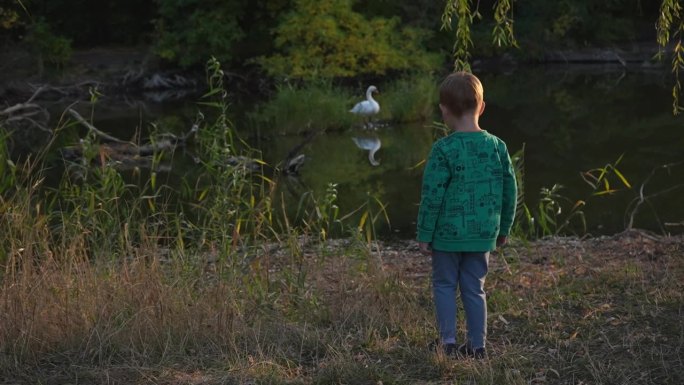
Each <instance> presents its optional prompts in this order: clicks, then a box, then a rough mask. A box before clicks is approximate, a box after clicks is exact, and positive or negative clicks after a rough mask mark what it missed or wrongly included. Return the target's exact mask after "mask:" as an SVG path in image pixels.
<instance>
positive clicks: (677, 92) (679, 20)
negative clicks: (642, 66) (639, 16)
mask: <svg viewBox="0 0 684 385" xmlns="http://www.w3.org/2000/svg"><path fill="white" fill-rule="evenodd" d="M662 1H663V2H662V3H661V6H660V13H659V18H658V22H657V24H656V29H657V31H658V37H657V41H658V45H659V46H660V51H659V53H658V55H659V56H660V57H661V58H662V55H663V52H664V50H665V48H666V47H667V45H668V44H670V42H671V41H672V40H675V42H676V43H675V46H674V51H673V52H672V73H674V75H675V84H674V85H673V86H672V113H673V114H675V115H677V114H679V113H680V112H682V111H684V106H682V102H681V91H682V83H681V71H682V69H684V45H682V35H684V9H683V5H682V2H681V1H680V0H662Z"/></svg>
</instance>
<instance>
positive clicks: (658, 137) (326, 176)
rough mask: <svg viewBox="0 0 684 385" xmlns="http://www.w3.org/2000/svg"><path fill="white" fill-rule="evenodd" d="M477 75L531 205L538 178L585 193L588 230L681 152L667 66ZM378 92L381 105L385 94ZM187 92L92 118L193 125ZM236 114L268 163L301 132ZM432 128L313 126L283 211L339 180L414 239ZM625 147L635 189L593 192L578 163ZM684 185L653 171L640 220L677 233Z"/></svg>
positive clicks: (185, 171)
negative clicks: (319, 129) (372, 152)
mask: <svg viewBox="0 0 684 385" xmlns="http://www.w3.org/2000/svg"><path fill="white" fill-rule="evenodd" d="M481 79H482V81H483V84H484V87H485V100H486V103H487V105H486V110H485V113H484V115H483V117H482V118H481V121H480V125H481V126H482V127H483V128H484V129H487V130H488V131H490V132H491V133H493V134H495V135H497V136H499V137H501V138H502V139H504V141H505V142H506V143H507V144H508V147H509V150H510V152H511V153H514V152H516V151H518V150H519V149H521V148H522V147H523V145H524V146H525V169H524V170H525V192H526V195H525V198H526V202H527V204H528V205H529V206H531V207H533V206H535V205H537V203H538V200H539V190H540V188H541V187H543V186H546V187H550V186H552V185H553V184H555V183H558V184H562V185H563V186H565V188H564V189H563V190H561V193H562V195H564V196H566V197H567V198H568V199H570V200H571V202H574V201H576V200H578V199H581V200H585V201H586V206H584V208H583V210H584V212H585V214H586V218H587V222H588V227H589V231H590V232H591V233H593V234H598V233H614V232H618V231H621V230H623V229H624V227H625V214H626V210H627V208H628V205H629V203H630V201H632V200H633V199H634V198H635V197H636V196H637V195H638V190H639V187H640V186H641V184H642V183H643V182H644V180H645V179H646V178H647V177H648V176H649V174H650V173H651V171H652V170H653V169H654V168H656V167H658V166H660V165H664V164H668V163H674V162H681V161H684V135H683V134H684V120H683V119H684V118H683V117H674V116H673V115H672V113H671V99H670V95H671V91H670V89H671V83H670V82H671V80H670V78H669V77H668V73H667V72H666V71H665V70H662V71H661V70H648V71H646V70H642V69H639V68H637V69H634V70H623V69H622V68H614V67H613V68H597V67H587V66H580V67H577V66H575V67H559V66H555V67H536V68H531V69H527V70H517V71H515V72H513V73H510V74H481ZM436 83H437V82H436ZM378 101H379V102H380V104H381V105H382V102H383V101H382V95H381V96H379V97H378ZM193 102H194V100H186V101H182V102H169V103H167V104H150V103H147V104H145V106H144V107H141V106H140V105H131V104H125V103H120V104H117V105H113V106H107V105H102V106H98V111H97V112H96V114H95V124H96V126H98V127H99V128H100V129H102V130H105V131H107V132H110V133H112V134H115V135H117V136H120V137H130V136H131V135H132V131H133V130H132V128H135V127H145V126H146V122H150V121H155V122H157V125H158V126H159V128H160V130H161V131H163V130H164V127H166V126H173V125H175V126H176V127H178V126H187V127H189V125H190V123H191V121H192V117H193V116H194V112H195V111H196V107H195V105H194V103H193ZM252 107H253V106H242V105H240V103H239V102H238V103H235V106H234V107H233V108H235V109H236V110H237V112H247V111H249V110H250V109H251V108H252ZM348 107H349V106H340V108H346V109H348ZM435 112H436V111H435ZM240 116H244V114H240V113H237V114H236V116H235V118H234V121H233V123H234V124H235V126H236V127H237V129H238V131H239V132H240V135H241V136H242V137H244V138H246V140H247V141H248V142H249V143H250V144H251V145H253V146H255V147H256V148H259V149H260V150H261V151H262V153H263V156H264V158H265V161H266V162H268V163H270V164H276V163H278V162H280V161H282V160H283V159H284V158H285V157H286V155H287V153H288V152H289V151H290V150H291V149H292V148H293V147H295V146H297V144H299V143H301V142H302V141H303V140H304V137H303V136H302V135H281V134H279V133H276V132H275V131H274V130H273V129H272V128H269V127H257V128H256V129H255V128H254V124H253V123H250V124H246V123H245V122H243V121H242V120H241V119H242V118H241V117H240ZM435 118H437V115H435ZM247 127H249V128H248V129H247ZM433 131H434V130H433V128H432V127H431V125H430V122H423V123H410V124H392V123H390V124H388V125H387V126H384V127H380V128H378V129H377V130H376V131H365V130H362V129H360V128H349V129H348V130H345V131H336V132H327V133H325V134H322V135H319V136H317V137H315V138H314V139H313V140H312V141H310V142H309V143H307V144H306V145H304V146H303V147H302V148H301V150H300V151H299V153H301V154H304V155H305V156H306V157H307V160H306V162H305V163H304V165H303V167H302V168H301V172H300V175H299V177H292V178H287V179H284V180H283V181H282V183H281V186H279V196H282V197H284V198H285V202H286V206H287V207H288V209H289V210H295V208H296V205H297V203H298V202H299V199H300V198H301V196H302V194H304V193H305V192H306V191H309V190H313V191H314V193H316V194H319V195H322V194H323V193H324V192H325V190H326V187H327V186H328V184H329V183H331V182H332V183H336V184H337V189H338V192H339V194H338V199H339V203H338V204H339V206H340V211H341V213H342V214H344V213H346V212H349V211H352V210H354V209H355V208H357V207H359V206H360V205H362V204H363V203H364V202H367V201H368V199H369V198H368V197H369V194H370V195H372V196H375V197H377V198H378V199H379V200H380V201H382V202H384V203H386V204H387V213H388V215H389V218H390V221H391V226H387V225H385V224H384V223H383V221H380V222H379V223H378V226H379V227H378V229H379V231H380V233H381V234H382V235H384V236H392V235H395V236H399V237H413V234H414V231H415V218H416V215H417V210H418V206H417V204H418V202H419V200H420V184H421V175H422V166H417V165H419V163H420V162H421V161H422V160H423V159H424V158H425V157H426V156H427V154H428V152H429V149H430V146H431V143H432V141H433ZM355 137H356V138H357V139H358V138H367V139H370V140H371V141H374V140H377V139H379V140H380V141H381V144H382V146H381V148H380V149H379V151H377V153H376V156H375V158H376V159H377V161H379V163H380V165H378V166H373V165H371V164H370V162H369V159H368V153H367V151H365V150H362V149H360V148H358V147H357V145H356V144H355V142H354V140H353V139H352V138H355ZM622 154H624V156H623V159H622V161H621V163H620V164H619V165H618V167H617V168H618V169H619V171H620V172H621V173H622V174H623V175H624V176H625V177H626V178H627V179H628V181H629V182H630V183H631V184H632V186H633V188H632V189H626V188H624V187H623V186H622V184H621V182H620V181H619V179H617V178H616V176H615V175H612V176H610V179H609V181H610V182H611V187H619V188H620V190H619V191H617V192H615V193H614V194H611V195H606V196H592V191H593V190H592V188H591V187H590V186H589V185H588V184H587V183H585V182H584V181H583V180H582V178H581V177H580V173H581V172H583V171H586V170H590V169H593V168H597V167H603V166H605V165H606V164H607V163H611V162H614V161H615V160H616V159H618V157H620V155H622ZM195 167H197V166H195V165H194V163H193V161H192V157H191V156H187V155H183V154H182V153H178V154H176V156H175V157H174V162H173V164H172V165H171V170H170V171H169V172H168V174H167V175H166V178H167V179H166V180H167V181H168V182H169V183H170V184H174V181H176V180H178V179H179V178H182V177H183V176H184V175H185V176H187V175H191V174H192V173H193V170H194V168H195ZM681 183H684V166H682V165H680V166H679V167H676V168H673V169H672V170H670V172H669V173H668V172H657V173H656V174H655V175H654V176H653V177H652V178H651V180H650V182H649V183H648V185H647V186H646V187H645V189H644V192H645V194H647V195H648V194H654V193H658V192H661V191H664V190H666V189H668V188H673V189H672V190H671V191H666V192H665V193H663V194H661V195H658V196H655V197H653V198H652V199H650V201H649V202H650V203H649V204H644V205H642V207H641V210H640V211H639V213H638V214H637V216H636V226H637V227H640V228H646V229H650V230H654V231H657V232H662V231H669V232H673V233H674V232H682V230H683V229H684V227H682V226H673V225H671V224H672V223H680V222H682V221H684V199H683V198H682V194H683V193H684V188H678V187H676V186H677V185H679V184H681ZM666 224H667V225H666Z"/></svg>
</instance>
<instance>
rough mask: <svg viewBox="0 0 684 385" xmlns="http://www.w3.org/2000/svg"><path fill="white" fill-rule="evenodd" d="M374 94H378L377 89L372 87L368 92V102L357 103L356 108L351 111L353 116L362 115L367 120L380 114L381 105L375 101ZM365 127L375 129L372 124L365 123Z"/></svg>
mask: <svg viewBox="0 0 684 385" xmlns="http://www.w3.org/2000/svg"><path fill="white" fill-rule="evenodd" d="M373 92H378V89H377V87H375V86H370V87H368V89H367V90H366V100H364V101H362V102H358V103H356V105H355V106H354V108H352V109H351V110H349V112H351V113H352V114H356V115H361V116H363V117H364V118H366V119H370V117H371V116H372V115H375V114H377V113H378V112H380V105H379V104H378V102H376V101H375V99H373ZM364 127H373V125H372V124H371V123H370V122H366V123H364Z"/></svg>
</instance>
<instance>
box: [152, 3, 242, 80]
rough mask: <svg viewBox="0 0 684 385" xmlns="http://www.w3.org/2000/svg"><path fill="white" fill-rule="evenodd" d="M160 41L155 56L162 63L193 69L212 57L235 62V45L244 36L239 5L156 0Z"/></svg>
mask: <svg viewBox="0 0 684 385" xmlns="http://www.w3.org/2000/svg"><path fill="white" fill-rule="evenodd" d="M157 3H158V7H159V8H158V12H159V18H158V19H157V21H156V25H157V34H158V40H157V44H156V46H155V49H154V50H155V52H156V53H157V54H158V55H159V56H160V57H161V58H163V59H166V60H169V61H172V62H175V63H178V64H179V65H180V66H182V67H190V66H194V65H197V64H201V63H204V62H205V61H206V60H208V58H209V57H212V56H214V57H216V58H217V59H218V60H219V61H221V62H229V61H230V60H232V59H233V48H234V46H235V44H236V43H237V42H238V41H240V40H241V39H242V38H243V37H244V36H245V31H243V30H242V28H241V27H240V25H239V23H238V19H239V17H240V15H241V12H242V10H241V5H240V3H239V2H238V1H219V0H211V1H200V0H157Z"/></svg>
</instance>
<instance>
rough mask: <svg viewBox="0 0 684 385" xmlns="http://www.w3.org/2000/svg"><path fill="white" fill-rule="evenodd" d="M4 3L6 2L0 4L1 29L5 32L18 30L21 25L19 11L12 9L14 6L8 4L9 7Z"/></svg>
mask: <svg viewBox="0 0 684 385" xmlns="http://www.w3.org/2000/svg"><path fill="white" fill-rule="evenodd" d="M3 3H4V1H3V2H1V3H0V28H2V29H4V30H10V29H12V28H16V27H17V26H19V25H20V24H21V20H20V16H19V11H18V10H17V9H14V8H12V7H11V6H12V4H8V5H9V7H8V6H7V5H5V4H3Z"/></svg>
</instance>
